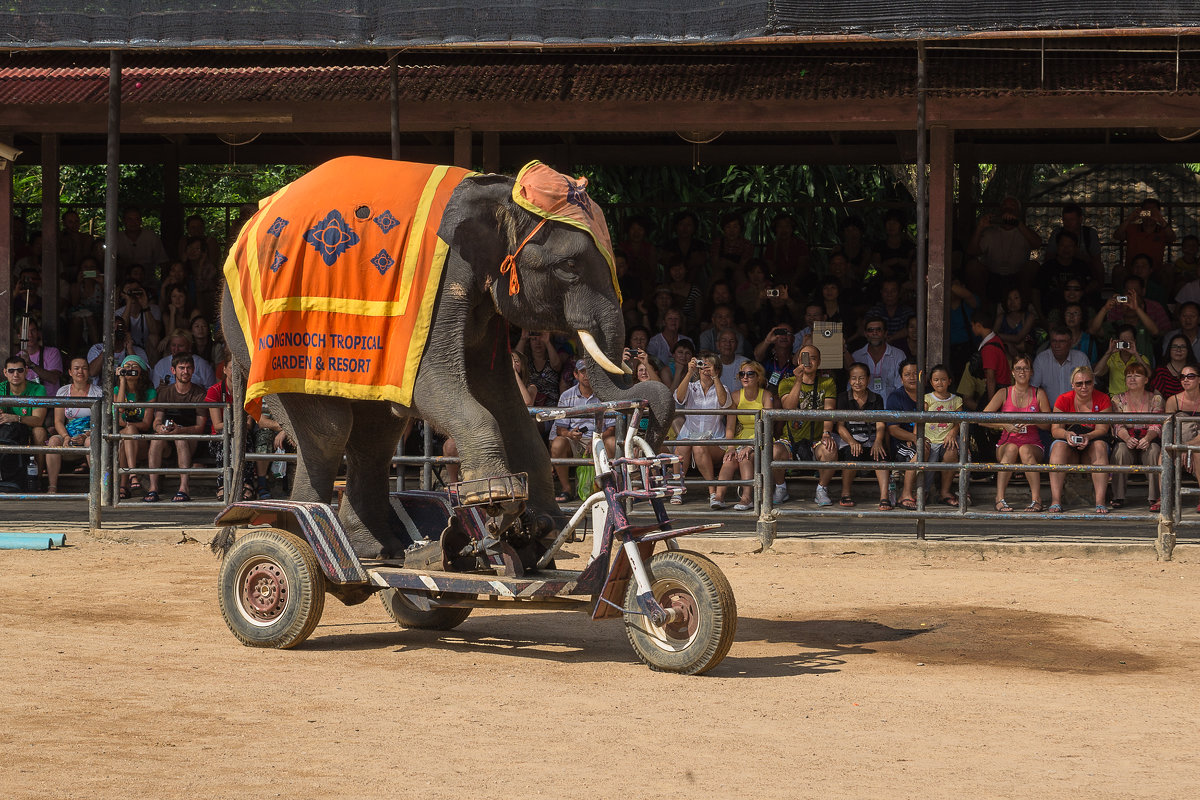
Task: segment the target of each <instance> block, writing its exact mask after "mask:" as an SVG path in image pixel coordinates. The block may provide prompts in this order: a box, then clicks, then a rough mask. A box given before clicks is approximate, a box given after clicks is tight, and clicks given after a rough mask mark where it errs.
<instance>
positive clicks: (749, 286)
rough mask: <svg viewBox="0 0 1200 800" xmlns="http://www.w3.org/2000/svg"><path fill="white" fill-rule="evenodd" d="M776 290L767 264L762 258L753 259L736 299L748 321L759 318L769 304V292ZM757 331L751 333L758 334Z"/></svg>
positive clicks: (747, 265)
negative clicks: (767, 303)
mask: <svg viewBox="0 0 1200 800" xmlns="http://www.w3.org/2000/svg"><path fill="white" fill-rule="evenodd" d="M768 289H771V290H775V284H774V282H773V281H772V280H771V276H770V274H768V273H767V264H766V262H765V261H763V260H762V259H761V258H752V259H750V261H749V262H748V263H747V264H746V280H744V281H742V283H741V284H740V285H739V286H738V287H737V292H736V293H735V295H734V296H735V297H736V298H737V304H738V307H739V308H741V310H742V313H743V315H744V316H745V318H746V319H748V320H753V319H754V318H755V317H757V316H758V314H759V312H760V311H761V310H762V308H763V306H764V305H766V302H767V290H768ZM756 333H757V331H753V330H752V331H751V334H756Z"/></svg>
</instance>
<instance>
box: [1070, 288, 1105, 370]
mask: <svg viewBox="0 0 1200 800" xmlns="http://www.w3.org/2000/svg"><path fill="white" fill-rule="evenodd" d="M1083 315H1084V310H1083V306H1081V305H1079V303H1070V304H1068V305H1067V307H1066V308H1064V309H1063V311H1062V320H1063V321H1062V325H1063V327H1065V328H1066V329H1067V330H1068V331H1069V332H1070V334H1071V349H1072V350H1078V351H1079V352H1081V353H1083V354H1084V355H1085V356H1087V357H1088V362H1089V363H1091V364H1095V363H1096V362H1097V361H1099V360H1100V338H1099V337H1098V336H1093V335H1092V334H1091V332H1089V331H1085V330H1084V329H1083V322H1084V317H1083Z"/></svg>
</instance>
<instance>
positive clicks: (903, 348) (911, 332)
mask: <svg viewBox="0 0 1200 800" xmlns="http://www.w3.org/2000/svg"><path fill="white" fill-rule="evenodd" d="M904 331H905V333H904V341H902V342H898V343H897V344H896V346H897V347H898V348H900V352H901V353H904V355H905V356H906V357H907V358H916V357H917V345H918V344H919V343H918V341H917V338H918V337H919V336H920V334H921V326H920V325H919V324H918V322H917V318H916V317H909V318H908V324H907V325H906V326H904Z"/></svg>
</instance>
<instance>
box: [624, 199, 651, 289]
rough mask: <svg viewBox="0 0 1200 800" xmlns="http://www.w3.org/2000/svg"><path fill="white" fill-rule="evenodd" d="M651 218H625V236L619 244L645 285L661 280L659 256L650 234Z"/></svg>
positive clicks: (633, 270)
mask: <svg viewBox="0 0 1200 800" xmlns="http://www.w3.org/2000/svg"><path fill="white" fill-rule="evenodd" d="M649 232H650V220H648V219H646V218H645V217H642V216H636V217H630V218H629V219H627V220H625V238H624V240H623V241H622V242H621V243H620V244H619V245H617V247H619V248H620V250H621V252H622V253H624V254H625V257H626V258H627V259H629V269H630V271H631V272H633V273H634V274H636V275H638V276H639V277H640V278H641V279H642V285H643V286H654V285H656V284H657V283H659V281H660V276H659V274H658V258H657V253H656V252H655V249H654V245H653V244H652V243H651V241H650V239H649V237H648V234H649Z"/></svg>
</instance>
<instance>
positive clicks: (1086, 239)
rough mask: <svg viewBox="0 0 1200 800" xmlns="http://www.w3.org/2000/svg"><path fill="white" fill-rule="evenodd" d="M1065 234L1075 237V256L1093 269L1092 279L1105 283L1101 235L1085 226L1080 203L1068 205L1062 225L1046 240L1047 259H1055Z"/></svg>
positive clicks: (1065, 206)
mask: <svg viewBox="0 0 1200 800" xmlns="http://www.w3.org/2000/svg"><path fill="white" fill-rule="evenodd" d="M1063 233H1069V234H1071V235H1072V236H1074V237H1075V255H1076V257H1077V258H1080V259H1082V260H1084V261H1086V262H1087V263H1088V265H1089V266H1090V267H1091V269H1092V279H1093V280H1094V281H1096V282H1097V283H1098V284H1101V283H1103V282H1104V262H1103V260H1102V259H1101V253H1100V233H1099V232H1098V231H1097V230H1096V229H1095V228H1092V227H1089V226H1087V225H1084V224H1083V207H1082V206H1080V205H1079V204H1078V203H1067V204H1066V205H1064V206H1063V208H1062V225H1058V226H1056V227H1055V228H1054V230H1052V231H1050V238H1049V239H1047V240H1046V257H1047V259H1049V258H1053V257H1054V255H1055V254H1056V253H1057V252H1058V239H1059V236H1060V235H1061V234H1063Z"/></svg>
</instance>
